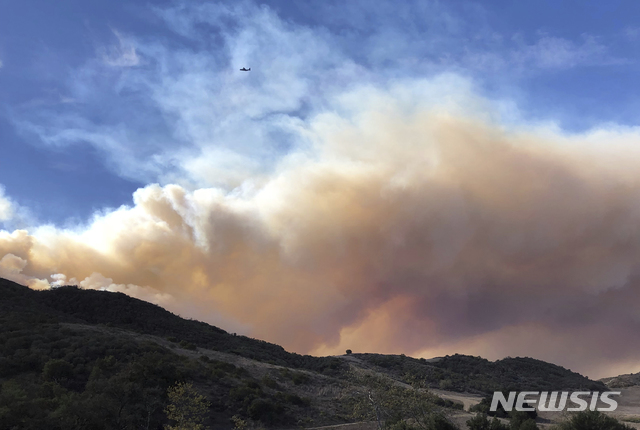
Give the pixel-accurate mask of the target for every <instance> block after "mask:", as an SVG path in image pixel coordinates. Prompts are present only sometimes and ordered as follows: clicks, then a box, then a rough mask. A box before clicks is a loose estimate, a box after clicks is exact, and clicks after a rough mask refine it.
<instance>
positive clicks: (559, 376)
mask: <svg viewBox="0 0 640 430" xmlns="http://www.w3.org/2000/svg"><path fill="white" fill-rule="evenodd" d="M353 355H355V356H357V357H358V358H361V359H363V360H365V361H366V362H368V363H370V364H373V365H375V366H379V367H380V368H382V369H384V370H385V371H388V372H390V373H392V374H394V375H395V376H397V377H399V378H400V379H402V380H404V381H405V382H408V383H411V382H412V381H416V380H417V381H421V382H424V383H426V384H427V385H428V386H430V387H432V388H440V389H444V390H452V391H469V392H480V393H492V392H494V391H500V390H506V391H516V390H534V391H553V390H563V389H583V390H593V391H597V390H599V391H604V390H606V387H605V386H604V384H602V383H601V382H597V381H591V380H590V379H588V378H586V377H584V376H582V375H580V374H578V373H575V372H571V371H570V370H567V369H565V368H563V367H560V366H556V365H554V364H550V363H546V362H544V361H540V360H535V359H532V358H505V359H503V360H498V361H495V362H491V361H489V360H486V359H483V358H480V357H472V356H468V355H459V354H456V355H451V356H446V357H442V358H440V359H439V360H436V361H430V362H428V361H426V360H421V359H415V358H411V357H406V356H402V355H381V354H353Z"/></svg>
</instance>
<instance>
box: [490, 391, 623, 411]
mask: <svg viewBox="0 0 640 430" xmlns="http://www.w3.org/2000/svg"><path fill="white" fill-rule="evenodd" d="M620 393H621V392H620V391H604V392H602V393H600V392H598V391H574V392H572V393H569V392H568V391H551V392H549V391H542V392H540V391H522V392H520V394H518V393H517V392H515V391H511V392H510V393H509V397H508V398H506V397H505V396H504V394H503V393H501V392H499V391H496V392H494V393H493V400H492V401H491V407H490V408H489V410H490V411H491V412H495V411H497V410H498V405H501V406H502V408H503V409H504V410H505V411H507V412H510V411H511V410H513V409H514V406H515V410H516V411H525V412H526V411H533V410H535V409H538V410H539V411H553V412H559V411H564V410H567V411H569V412H580V411H584V410H586V409H587V407H588V408H589V410H592V411H595V410H597V411H601V412H611V411H615V410H616V408H617V407H618V402H616V401H615V400H613V399H611V398H610V396H619V395H620ZM567 400H569V401H570V402H571V403H573V404H574V405H575V407H570V408H567ZM598 402H601V403H604V404H606V405H608V406H606V407H598ZM514 404H515V405H514ZM536 404H537V408H536Z"/></svg>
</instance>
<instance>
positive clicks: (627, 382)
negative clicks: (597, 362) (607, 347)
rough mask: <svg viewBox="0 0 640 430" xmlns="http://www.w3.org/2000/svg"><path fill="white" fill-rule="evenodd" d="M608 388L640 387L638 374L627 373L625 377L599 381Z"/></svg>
mask: <svg viewBox="0 0 640 430" xmlns="http://www.w3.org/2000/svg"><path fill="white" fill-rule="evenodd" d="M599 381H600V382H602V383H604V384H605V385H606V386H607V387H609V388H625V387H633V386H636V385H638V386H640V373H627V374H625V375H618V376H612V377H608V378H602V379H600V380H599Z"/></svg>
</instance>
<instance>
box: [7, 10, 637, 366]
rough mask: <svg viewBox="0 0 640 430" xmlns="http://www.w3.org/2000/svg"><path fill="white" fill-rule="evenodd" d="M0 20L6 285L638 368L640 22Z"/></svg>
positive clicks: (418, 345) (264, 333)
mask: <svg viewBox="0 0 640 430" xmlns="http://www.w3.org/2000/svg"><path fill="white" fill-rule="evenodd" d="M0 11H1V12H0V277H5V278H8V279H11V280H14V281H16V282H20V283H22V284H24V285H28V286H30V287H31V288H35V289H43V288H50V287H56V286H60V285H64V284H77V285H80V286H82V287H83V288H91V289H102V290H108V291H120V292H124V293H126V294H129V295H131V296H133V297H137V298H141V299H144V300H148V301H151V302H153V303H157V304H159V305H161V306H163V307H165V308H167V309H169V310H171V311H172V312H174V313H177V314H179V315H181V316H184V317H187V318H195V319H199V320H203V321H206V322H209V323H211V324H214V325H217V326H219V327H221V328H223V329H225V330H227V331H230V332H237V333H242V334H246V335H249V336H252V337H256V338H260V339H264V340H267V341H270V342H274V343H278V344H280V345H283V346H284V347H285V348H286V349H288V350H290V351H295V352H299V353H309V354H314V355H330V354H342V353H344V351H345V350H346V349H347V348H348V349H352V350H353V351H354V352H379V353H394V354H400V353H404V354H407V355H411V356H415V357H427V358H430V357H434V356H441V355H446V354H453V353H465V354H471V355H480V356H483V357H486V358H489V359H492V360H494V359H500V358H503V357H506V356H513V357H515V356H530V357H534V358H538V359H542V360H546V361H550V362H554V363H556V364H559V365H562V366H565V367H567V368H570V369H572V370H574V371H578V372H581V373H583V374H586V375H588V376H590V377H593V378H600V377H605V376H612V375H616V374H620V373H630V372H639V371H640V362H639V361H638V359H637V357H638V355H639V353H640V199H639V197H640V169H638V167H639V166H640V128H639V127H638V125H639V124H640V97H638V96H639V95H640V81H639V80H638V79H637V76H638V72H640V63H639V61H638V54H640V26H638V25H637V19H635V18H636V17H637V16H638V12H640V4H638V3H637V2H633V1H617V2H596V1H557V0H556V1H542V0H541V1H537V2H507V1H503V0H500V1H498V0H495V1H483V2H470V1H459V0H453V1H446V2H444V1H425V0H422V1H412V0H406V1H386V0H375V1H371V0H370V1H360V0H353V1H346V2H345V1H332V0H323V1H306V2H289V1H282V0H271V1H267V2H264V3H258V2H254V1H244V0H241V1H229V2H224V1H222V2H207V1H189V2H180V1H158V2H146V1H126V2H124V1H118V0H109V1H106V0H96V1H91V2H86V1H79V0H77V1H75V0H60V1H57V2H50V1H44V0H33V1H30V2H24V1H18V0H4V1H3V2H2V4H1V5H0ZM242 67H247V68H249V67H250V68H251V71H250V72H241V71H240V70H239V69H240V68H242Z"/></svg>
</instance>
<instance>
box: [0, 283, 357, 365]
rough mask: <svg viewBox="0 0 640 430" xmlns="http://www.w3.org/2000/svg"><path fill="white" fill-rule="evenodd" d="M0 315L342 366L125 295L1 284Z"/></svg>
mask: <svg viewBox="0 0 640 430" xmlns="http://www.w3.org/2000/svg"><path fill="white" fill-rule="evenodd" d="M0 310H1V311H3V312H19V313H22V316H21V318H24V317H26V316H27V315H30V316H31V318H35V319H36V320H38V321H50V322H71V323H84V324H105V325H109V326H112V327H117V328H122V329H125V330H133V331H137V332H139V333H146V334H152V335H155V336H161V337H165V338H174V339H176V340H177V341H178V342H183V345H187V346H189V345H193V346H197V347H202V348H208V349H213V350H216V351H221V352H230V353H233V354H238V355H241V356H243V357H247V358H252V359H255V360H260V361H264V362H269V363H272V364H278V365H282V366H287V367H294V368H304V369H309V370H313V371H319V372H324V373H326V374H337V373H338V372H339V371H340V370H341V369H343V370H344V368H345V366H344V363H343V362H342V361H341V360H338V359H336V358H332V357H312V356H308V355H300V354H295V353H289V352H287V351H285V349H284V348H282V347H281V346H279V345H275V344H272V343H268V342H265V341H261V340H257V339H251V338H249V337H246V336H236V335H234V334H230V333H227V332H226V331H224V330H222V329H220V328H217V327H214V326H212V325H209V324H207V323H204V322H200V321H194V320H186V319H183V318H180V317H179V316H177V315H174V314H172V313H171V312H169V311H167V310H165V309H163V308H161V307H160V306H157V305H154V304H151V303H148V302H145V301H142V300H138V299H135V298H132V297H129V296H127V295H126V294H123V293H112V292H107V291H96V290H83V289H80V288H77V287H73V286H67V287H60V288H55V289H52V290H48V291H33V290H30V289H29V288H27V287H24V286H22V285H19V284H16V283H14V282H11V281H7V280H5V279H0Z"/></svg>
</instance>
